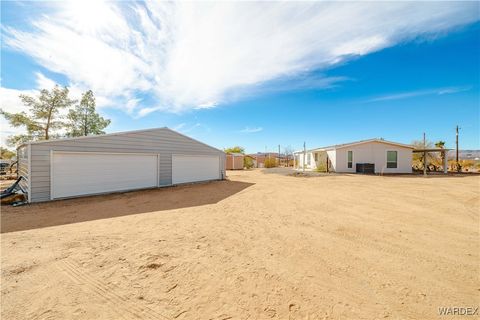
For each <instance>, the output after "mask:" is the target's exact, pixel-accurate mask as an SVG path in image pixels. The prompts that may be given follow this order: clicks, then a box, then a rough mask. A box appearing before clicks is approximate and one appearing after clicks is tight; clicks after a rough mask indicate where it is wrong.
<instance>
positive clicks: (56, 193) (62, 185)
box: [17, 128, 225, 202]
mask: <svg viewBox="0 0 480 320" xmlns="http://www.w3.org/2000/svg"><path fill="white" fill-rule="evenodd" d="M17 152H18V161H19V162H18V164H19V175H21V176H23V177H24V178H25V179H24V181H23V182H22V183H23V185H22V187H23V188H24V189H25V190H27V193H28V194H27V197H28V201H29V202H41V201H48V200H55V199H62V198H70V197H78V196H84V195H93V194H101V193H111V192H119V191H128V190H136V189H145V188H156V187H163V186H171V185H177V184H182V183H191V182H198V181H209V180H221V179H224V177H225V153H224V152H223V151H221V150H218V149H216V148H214V147H211V146H209V145H207V144H205V143H202V142H200V141H197V140H195V139H192V138H190V137H187V136H185V135H183V134H181V133H178V132H176V131H173V130H171V129H168V128H156V129H147V130H138V131H129V132H119V133H112V134H104V135H98V136H86V137H77V138H67V139H58V140H45V141H36V142H29V143H27V144H24V145H22V146H20V147H19V148H18V150H17Z"/></svg>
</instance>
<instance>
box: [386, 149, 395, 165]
mask: <svg viewBox="0 0 480 320" xmlns="http://www.w3.org/2000/svg"><path fill="white" fill-rule="evenodd" d="M396 167H397V151H387V168H396Z"/></svg>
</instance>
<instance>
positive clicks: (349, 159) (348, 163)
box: [347, 151, 353, 168]
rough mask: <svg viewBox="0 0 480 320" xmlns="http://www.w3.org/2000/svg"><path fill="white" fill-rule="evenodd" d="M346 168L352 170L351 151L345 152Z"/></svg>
mask: <svg viewBox="0 0 480 320" xmlns="http://www.w3.org/2000/svg"><path fill="white" fill-rule="evenodd" d="M347 167H348V168H353V151H347Z"/></svg>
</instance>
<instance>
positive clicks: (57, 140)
mask: <svg viewBox="0 0 480 320" xmlns="http://www.w3.org/2000/svg"><path fill="white" fill-rule="evenodd" d="M158 130H168V131H170V132H173V133H176V134H178V135H180V136H182V137H185V138H187V139H190V140H192V141H195V142H197V143H200V144H203V145H205V146H207V147H209V148H212V149H214V150H217V151H220V152H222V153H224V152H223V151H222V150H220V149H217V148H215V147H212V146H210V145H208V144H206V143H204V142H201V141H198V140H196V139H193V138H191V137H189V136H187V135H184V134H182V133H180V132H178V131H175V130H172V129H170V128H167V127H160V128H150V129H141V130H132V131H121V132H113V133H105V134H99V135H92V136H81V137H73V138H62V139H51V140H40V141H29V142H27V143H23V144H21V145H20V146H18V147H17V149H18V148H21V147H22V146H25V145H29V144H43V143H52V142H59V141H70V140H81V139H95V138H99V137H107V136H120V135H124V134H130V133H141V132H151V131H158Z"/></svg>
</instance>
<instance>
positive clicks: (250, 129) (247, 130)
mask: <svg viewBox="0 0 480 320" xmlns="http://www.w3.org/2000/svg"><path fill="white" fill-rule="evenodd" d="M260 131H263V128H262V127H255V128H250V127H245V128H244V129H242V130H240V132H243V133H255V132H260Z"/></svg>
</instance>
